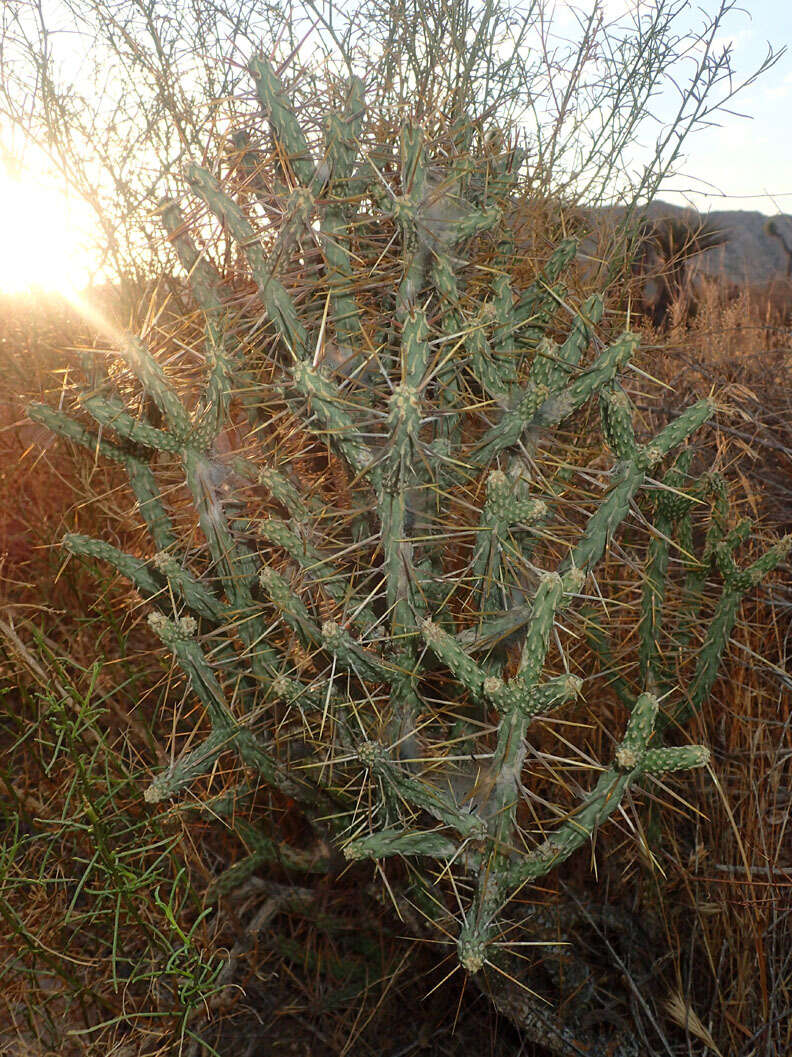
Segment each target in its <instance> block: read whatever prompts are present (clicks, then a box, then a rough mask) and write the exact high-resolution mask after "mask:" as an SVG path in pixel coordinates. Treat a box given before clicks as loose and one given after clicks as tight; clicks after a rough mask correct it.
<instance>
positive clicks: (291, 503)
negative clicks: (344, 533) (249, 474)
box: [234, 464, 322, 522]
mask: <svg viewBox="0 0 792 1057" xmlns="http://www.w3.org/2000/svg"><path fill="white" fill-rule="evenodd" d="M234 467H235V468H236V464H234ZM257 480H258V483H259V484H260V485H262V486H263V487H264V488H266V489H267V491H268V492H269V494H270V495H271V496H272V498H273V499H276V500H277V501H278V502H279V503H280V504H281V505H282V506H284V507H285V508H286V511H287V513H288V515H289V517H290V518H294V519H295V520H296V521H297V522H302V521H306V520H307V519H308V518H309V517H310V516H311V515H312V514H317V513H319V511H320V510H321V509H322V504H321V502H318V501H317V500H316V498H314V497H312V496H304V495H301V494H300V492H299V491H298V490H297V488H295V486H294V485H293V484H292V482H291V481H290V480H289V479H288V478H287V477H286V476H285V475H284V474H282V473H280V471H278V470H276V469H275V468H274V467H271V466H264V467H262V468H261V469H260V470H259V471H258V475H257Z"/></svg>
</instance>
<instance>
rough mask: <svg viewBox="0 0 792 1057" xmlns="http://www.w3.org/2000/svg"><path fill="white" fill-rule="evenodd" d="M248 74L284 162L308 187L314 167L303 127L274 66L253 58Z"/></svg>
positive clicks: (304, 185)
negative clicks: (283, 156) (281, 151)
mask: <svg viewBox="0 0 792 1057" xmlns="http://www.w3.org/2000/svg"><path fill="white" fill-rule="evenodd" d="M248 70H249V71H250V74H251V76H252V78H253V81H254V82H255V85H256V94H257V96H258V98H259V102H260V103H261V107H262V110H263V111H264V114H265V115H266V117H267V120H268V121H269V123H270V127H271V129H272V132H273V134H274V136H275V138H276V139H277V140H278V141H279V142H280V144H281V145H282V147H283V152H284V155H285V160H287V161H288V163H289V165H290V166H291V168H292V169H293V171H294V174H295V176H296V177H297V179H298V180H299V181H300V183H301V184H302V185H303V187H308V186H309V185H310V183H311V181H312V180H313V178H314V172H315V165H314V161H313V159H312V158H311V152H310V150H309V149H308V143H307V140H306V139H305V136H304V134H303V131H302V129H301V128H300V123H299V121H298V120H297V116H296V114H295V113H294V109H293V107H292V105H291V102H290V101H289V98H288V96H287V95H286V93H285V91H284V89H283V85H282V84H281V82H280V79H279V78H278V76H277V74H276V73H275V70H274V69H273V67H272V63H271V62H270V61H269V59H268V58H267V57H266V56H265V55H254V56H253V57H252V58H251V60H250V62H249V63H248Z"/></svg>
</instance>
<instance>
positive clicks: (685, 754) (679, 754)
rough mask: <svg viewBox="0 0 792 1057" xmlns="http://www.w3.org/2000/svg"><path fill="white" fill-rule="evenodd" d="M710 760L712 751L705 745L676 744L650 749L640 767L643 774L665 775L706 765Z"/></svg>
mask: <svg viewBox="0 0 792 1057" xmlns="http://www.w3.org/2000/svg"><path fill="white" fill-rule="evenodd" d="M709 761H710V751H709V749H708V748H707V747H706V746H705V745H675V746H673V747H672V748H667V749H648V750H647V751H646V752H645V753H644V755H643V757H642V759H641V762H640V764H639V769H640V771H641V774H652V775H663V774H671V773H672V772H673V771H691V770H693V768H694V767H706V766H707V764H708V763H709Z"/></svg>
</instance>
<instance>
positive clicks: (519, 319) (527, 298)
mask: <svg viewBox="0 0 792 1057" xmlns="http://www.w3.org/2000/svg"><path fill="white" fill-rule="evenodd" d="M577 249H578V243H577V240H576V239H563V240H562V241H561V242H559V244H558V245H557V246H556V248H555V249H554V250H553V253H552V254H551V256H550V259H549V260H548V262H547V264H545V266H544V268H543V269H542V272H541V274H540V275H539V277H538V278H537V280H536V282H534V283H532V284H531V285H530V286H529V287H528V288H527V289H526V290H524V291H523V293H522V294H521V295H520V299H519V301H518V302H517V305H516V306H515V309H514V317H515V325H516V326H517V327H519V326H521V325H522V324H523V323H524V322H525V321H526V320H530V319H531V318H532V317H534V316H538V315H540V314H541V313H542V312H543V311H544V310H546V309H547V308H548V307H550V306H552V307H554V306H555V304H556V296H555V295H554V291H553V287H554V285H555V283H556V282H557V280H558V277H559V276H560V275H561V274H562V272H564V271H566V269H567V268H568V267H569V265H570V264H571V263H572V261H573V260H574V257H575V254H576V253H577Z"/></svg>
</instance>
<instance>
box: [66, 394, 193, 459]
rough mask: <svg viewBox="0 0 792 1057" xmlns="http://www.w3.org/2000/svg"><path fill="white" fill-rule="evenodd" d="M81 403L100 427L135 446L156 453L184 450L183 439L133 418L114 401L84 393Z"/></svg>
mask: <svg viewBox="0 0 792 1057" xmlns="http://www.w3.org/2000/svg"><path fill="white" fill-rule="evenodd" d="M80 403H81V404H82V406H83V407H84V408H85V410H86V411H87V412H88V413H89V414H90V415H92V416H93V417H94V418H95V419H96V421H97V422H98V423H99V425H100V426H104V427H106V428H108V429H112V430H113V431H114V432H115V433H117V434H118V435H119V437H124V438H125V439H126V440H131V441H132V443H133V444H142V445H143V446H144V447H146V448H153V449H154V450H155V451H167V452H171V453H173V454H175V453H177V452H179V451H180V450H181V448H182V445H183V443H184V438H183V437H180V436H179V437H177V436H175V435H174V434H173V433H168V432H166V431H165V430H163V429H158V428H157V427H156V426H152V425H151V424H150V423H149V422H145V421H144V420H142V419H138V418H133V416H132V415H130V414H129V412H128V411H126V410H125V409H124V408H122V407H120V406H119V405H118V404H117V403H116V402H115V401H114V400H107V399H106V398H105V397H102V396H96V395H94V394H93V393H83V394H82V396H81V397H80Z"/></svg>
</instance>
